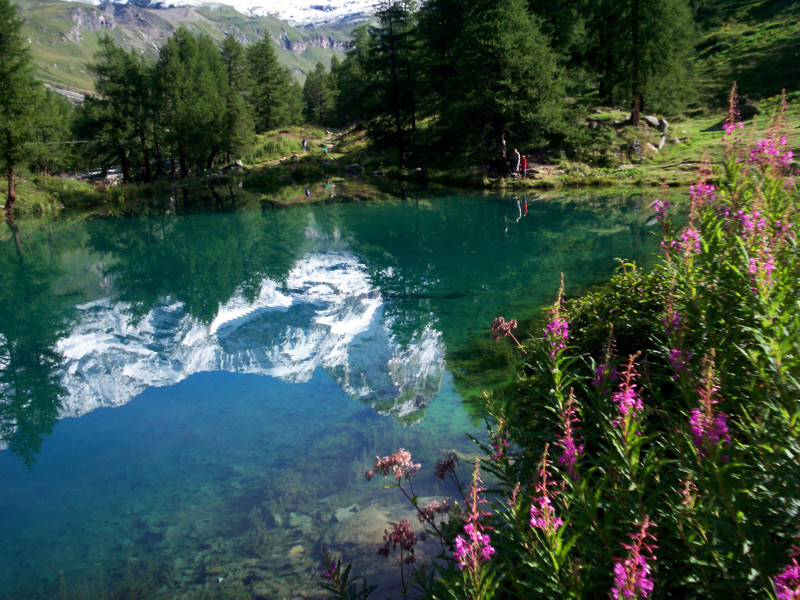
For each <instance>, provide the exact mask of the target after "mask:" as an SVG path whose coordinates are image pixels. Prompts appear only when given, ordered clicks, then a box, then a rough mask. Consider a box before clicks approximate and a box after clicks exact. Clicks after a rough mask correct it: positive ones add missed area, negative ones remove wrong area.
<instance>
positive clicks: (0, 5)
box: [0, 0, 41, 215]
mask: <svg viewBox="0 0 800 600" xmlns="http://www.w3.org/2000/svg"><path fill="white" fill-rule="evenodd" d="M21 29H22V21H21V19H20V18H19V14H18V11H17V7H16V6H15V5H14V4H12V3H11V2H10V0H0V169H2V171H3V173H4V174H5V176H6V178H7V180H8V188H7V197H6V204H5V211H6V213H7V214H9V215H10V214H12V212H13V207H14V202H16V200H17V193H16V185H15V169H16V167H17V166H18V165H19V164H21V163H22V162H23V161H24V160H25V157H26V152H25V145H26V144H27V143H28V142H29V141H30V140H31V139H32V138H33V135H34V119H33V117H34V115H35V114H36V110H37V108H36V107H37V102H36V99H37V95H38V93H39V91H40V88H41V84H40V83H39V82H37V81H36V80H35V79H34V77H33V72H32V69H31V64H30V51H29V49H28V44H27V42H26V41H25V40H23V39H22V37H21V35H20V32H21Z"/></svg>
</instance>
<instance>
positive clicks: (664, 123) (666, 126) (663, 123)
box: [658, 118, 669, 133]
mask: <svg viewBox="0 0 800 600" xmlns="http://www.w3.org/2000/svg"><path fill="white" fill-rule="evenodd" d="M667 129H669V123H668V122H667V120H666V119H663V118H662V119H659V120H658V130H659V131H660V132H661V133H664V132H665V131H666V130H667Z"/></svg>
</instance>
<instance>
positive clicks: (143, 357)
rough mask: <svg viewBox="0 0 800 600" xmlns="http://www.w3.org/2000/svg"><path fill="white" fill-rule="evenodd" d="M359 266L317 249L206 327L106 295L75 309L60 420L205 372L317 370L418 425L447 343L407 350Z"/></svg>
mask: <svg viewBox="0 0 800 600" xmlns="http://www.w3.org/2000/svg"><path fill="white" fill-rule="evenodd" d="M383 305H384V302H383V300H382V299H381V296H380V293H379V292H378V291H377V290H375V289H374V288H372V287H371V286H370V283H369V279H368V277H367V275H366V272H365V269H364V266H363V265H360V264H359V263H358V261H357V260H356V258H355V257H354V256H353V255H352V254H350V253H345V252H337V251H333V252H315V253H313V254H309V255H307V256H305V257H303V258H301V259H300V260H298V261H297V263H296V264H295V265H294V266H293V268H292V269H291V270H290V271H289V273H288V275H287V277H286V280H285V282H284V284H283V285H282V286H281V285H280V284H279V283H278V282H276V281H273V280H270V279H265V280H263V281H262V282H261V287H260V290H259V291H258V293H257V295H256V296H255V297H254V298H251V299H247V298H244V297H243V296H242V295H241V293H239V294H237V295H236V296H234V297H233V298H231V299H230V300H228V301H227V302H226V303H225V304H223V305H222V306H220V307H219V311H218V313H217V314H216V316H215V317H214V319H213V321H212V322H211V323H210V324H204V323H202V322H200V321H198V320H197V319H196V318H194V317H192V316H191V315H189V314H187V312H186V310H185V306H184V305H183V304H182V303H180V302H164V303H163V304H161V305H159V306H156V307H154V308H153V309H151V310H150V311H149V312H148V313H147V314H145V315H143V316H141V317H140V318H138V319H137V320H136V321H135V322H134V321H132V319H131V318H130V317H129V316H128V315H127V314H126V309H127V306H126V305H124V304H119V303H114V302H112V301H111V300H110V299H102V300H97V301H94V302H90V303H87V304H83V305H80V306H78V307H77V309H76V310H77V314H78V316H77V323H76V325H75V327H74V329H73V331H72V332H71V333H70V335H69V336H67V337H65V338H62V339H61V340H59V342H58V345H57V348H58V350H59V351H60V353H61V354H62V355H63V357H64V370H65V375H64V378H63V387H64V389H66V390H68V393H67V394H66V395H65V396H64V398H63V410H62V416H73V417H77V416H80V415H82V414H84V413H86V412H87V411H90V410H93V409H95V408H98V407H101V406H120V405H122V404H125V403H127V402H128V401H129V400H131V399H132V398H133V397H135V396H136V395H137V394H139V393H140V392H142V391H143V390H145V389H147V388H148V387H151V386H166V385H171V384H174V383H177V382H178V381H181V380H183V379H185V378H186V377H188V376H189V375H191V374H192V373H198V372H202V371H231V372H236V373H252V374H260V375H269V376H273V377H278V378H280V379H283V380H286V381H293V382H304V381H309V380H310V379H311V377H312V375H313V373H314V371H315V370H316V369H317V368H322V369H323V370H325V371H326V372H327V373H328V374H329V375H330V376H331V377H332V378H333V379H334V380H336V381H337V382H338V383H339V385H341V387H342V389H343V390H344V391H345V392H346V393H347V394H348V395H349V396H351V397H352V398H354V399H357V400H359V401H361V402H364V403H365V404H367V405H369V406H370V407H372V408H375V409H376V410H377V411H378V412H379V413H381V414H389V413H391V414H394V415H395V416H396V417H398V418H402V419H409V418H410V419H411V420H417V419H419V418H420V416H419V415H417V414H416V413H417V412H419V411H420V410H421V409H423V408H424V407H425V406H426V405H427V404H428V402H429V401H430V399H431V398H432V397H433V395H434V394H435V393H436V392H437V391H438V389H439V384H440V382H441V378H442V374H443V372H444V349H443V347H442V343H441V335H440V334H439V333H437V332H436V331H434V330H433V329H432V328H431V327H426V328H425V329H424V330H422V331H420V332H418V335H417V337H416V338H415V339H414V340H413V341H412V342H410V343H408V344H406V345H405V346H403V347H401V346H400V345H399V344H398V343H397V342H396V341H395V340H394V336H393V334H392V331H391V326H390V324H389V323H387V322H386V319H385V318H384V310H383Z"/></svg>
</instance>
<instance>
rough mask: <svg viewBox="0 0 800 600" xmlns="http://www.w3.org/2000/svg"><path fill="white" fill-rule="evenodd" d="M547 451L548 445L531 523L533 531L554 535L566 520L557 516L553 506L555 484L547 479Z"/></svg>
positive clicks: (548, 464)
mask: <svg viewBox="0 0 800 600" xmlns="http://www.w3.org/2000/svg"><path fill="white" fill-rule="evenodd" d="M547 450H548V446H547V445H546V446H545V447H544V452H543V453H542V462H541V464H540V466H539V477H538V479H539V480H538V481H537V482H536V488H535V494H534V496H533V498H532V499H531V521H530V523H531V527H532V528H533V529H540V530H542V531H543V532H544V533H545V534H547V535H552V534H554V533H555V532H556V531H557V530H558V528H559V527H561V526H562V525H563V524H564V520H563V519H561V518H560V517H558V516H557V515H556V513H555V509H554V508H553V505H552V498H553V496H554V495H555V493H554V492H553V491H552V490H551V489H550V488H552V487H553V486H555V482H554V481H550V480H548V477H547V476H548V470H549V466H550V463H549V461H548V460H547Z"/></svg>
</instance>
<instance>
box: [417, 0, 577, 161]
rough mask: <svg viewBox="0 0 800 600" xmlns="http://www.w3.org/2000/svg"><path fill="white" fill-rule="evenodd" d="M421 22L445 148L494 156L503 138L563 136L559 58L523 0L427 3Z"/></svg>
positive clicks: (527, 141)
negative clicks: (436, 83)
mask: <svg viewBox="0 0 800 600" xmlns="http://www.w3.org/2000/svg"><path fill="white" fill-rule="evenodd" d="M422 21H423V23H422V31H423V32H424V35H425V36H426V38H428V39H427V40H426V42H427V46H428V47H429V48H430V49H431V53H430V56H429V62H428V70H429V73H430V74H429V76H428V79H429V80H430V81H431V82H436V81H438V82H439V83H438V85H437V86H435V88H434V89H433V94H434V95H435V111H436V114H437V117H438V118H437V128H438V137H439V139H440V141H441V143H443V144H444V145H445V148H446V150H447V152H448V153H453V154H457V155H461V156H465V157H467V158H468V159H471V160H481V161H483V160H497V159H500V158H501V156H502V155H503V153H504V152H505V150H506V142H507V141H508V142H510V144H509V146H512V147H513V145H516V146H522V147H531V146H543V145H547V144H548V143H551V142H552V141H554V140H555V139H557V138H559V137H563V136H564V135H565V131H566V130H567V126H566V120H567V119H566V109H565V108H564V101H563V99H564V95H565V94H564V87H563V83H562V72H561V68H560V65H559V61H558V56H557V55H556V53H555V52H554V51H553V50H552V49H551V48H550V44H549V40H548V39H547V37H546V36H545V35H544V34H543V33H542V32H541V30H540V28H539V25H538V22H537V20H536V19H535V17H534V16H532V15H531V14H530V13H529V12H528V8H527V6H526V3H525V2H524V0H474V1H469V0H430V1H429V2H428V5H427V9H426V10H425V12H424V13H423V18H422ZM510 151H511V150H510V148H509V149H508V152H509V153H510Z"/></svg>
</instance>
